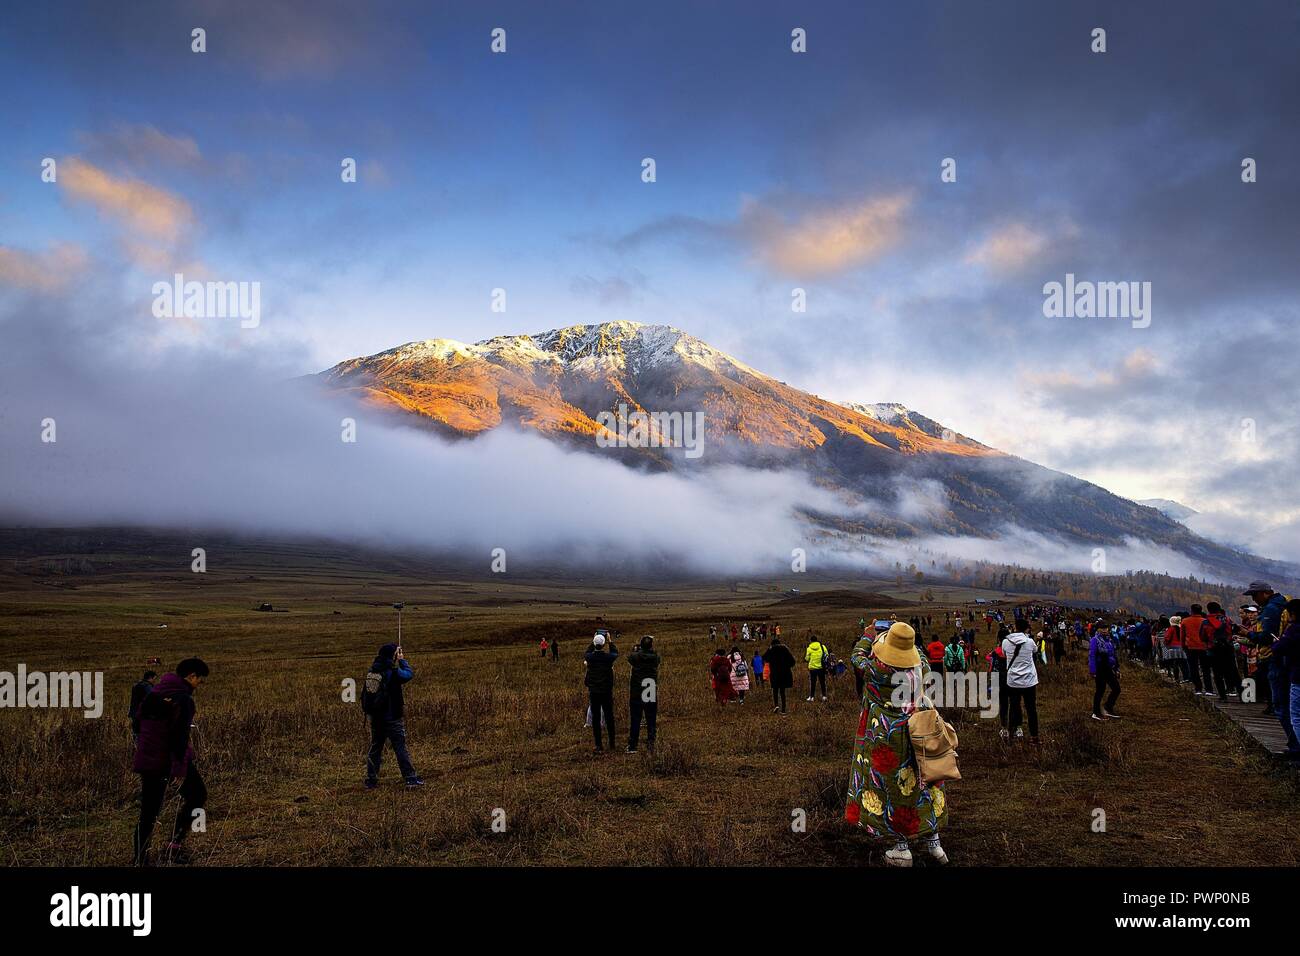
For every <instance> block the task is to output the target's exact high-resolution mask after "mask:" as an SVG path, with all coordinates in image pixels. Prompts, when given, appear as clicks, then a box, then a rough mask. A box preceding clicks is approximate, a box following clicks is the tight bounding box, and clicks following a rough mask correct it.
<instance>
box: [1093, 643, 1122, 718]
mask: <svg viewBox="0 0 1300 956" xmlns="http://www.w3.org/2000/svg"><path fill="white" fill-rule="evenodd" d="M1088 673H1089V674H1091V675H1092V677H1093V680H1094V681H1096V690H1095V691H1094V692H1093V695H1092V719H1093V720H1116V719H1118V715H1117V714H1116V713H1115V701H1116V700H1118V699H1119V654H1117V653H1116V651H1115V638H1113V637H1111V636H1110V631H1108V630H1106V628H1104V627H1098V628H1097V632H1096V633H1095V634H1093V635H1092V641H1091V642H1090V643H1089V644H1088ZM1107 688H1110V695H1109V696H1108V697H1107V698H1106V706H1105V708H1102V706H1101V695H1102V694H1103V693H1105V691H1106V689H1107Z"/></svg>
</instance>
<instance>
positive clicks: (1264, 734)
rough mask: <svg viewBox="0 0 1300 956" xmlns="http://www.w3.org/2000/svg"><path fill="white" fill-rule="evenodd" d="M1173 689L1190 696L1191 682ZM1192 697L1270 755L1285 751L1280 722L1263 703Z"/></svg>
mask: <svg viewBox="0 0 1300 956" xmlns="http://www.w3.org/2000/svg"><path fill="white" fill-rule="evenodd" d="M1148 669H1149V670H1151V671H1152V672H1153V673H1155V674H1157V675H1158V676H1159V677H1161V678H1162V679H1163V680H1164V681H1165V683H1167V684H1173V682H1174V681H1173V678H1172V677H1170V676H1168V675H1167V674H1164V673H1162V672H1161V671H1158V670H1154V669H1153V668H1148ZM1176 689H1178V690H1181V691H1182V692H1183V693H1185V694H1187V695H1188V696H1189V697H1192V685H1191V684H1190V683H1184V684H1179V685H1177V688H1176ZM1192 700H1193V701H1195V702H1196V703H1198V704H1200V705H1202V706H1204V707H1213V708H1214V709H1215V710H1217V711H1218V712H1219V713H1221V714H1223V715H1224V716H1225V717H1227V718H1228V719H1229V720H1231V721H1232V722H1233V723H1235V724H1236V725H1237V726H1238V727H1240V728H1241V729H1242V730H1244V731H1245V732H1246V733H1247V734H1248V735H1249V736H1250V737H1252V738H1253V739H1254V740H1255V742H1256V743H1257V744H1259V745H1260V746H1261V747H1263V748H1264V749H1265V750H1266V751H1268V752H1269V753H1270V754H1272V755H1273V756H1275V757H1280V756H1282V755H1283V754H1285V753H1286V734H1285V733H1283V731H1282V723H1281V721H1279V720H1278V719H1277V718H1276V717H1274V716H1271V715H1270V716H1267V717H1266V716H1265V715H1264V705H1263V704H1261V703H1254V704H1243V703H1242V702H1241V701H1239V700H1238V699H1237V698H1236V697H1229V698H1228V699H1227V700H1226V701H1221V700H1219V698H1218V697H1192Z"/></svg>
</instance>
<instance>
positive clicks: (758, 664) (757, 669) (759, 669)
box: [749, 649, 767, 687]
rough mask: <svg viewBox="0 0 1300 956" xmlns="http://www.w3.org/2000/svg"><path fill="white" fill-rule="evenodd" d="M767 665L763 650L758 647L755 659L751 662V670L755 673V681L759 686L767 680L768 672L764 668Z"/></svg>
mask: <svg viewBox="0 0 1300 956" xmlns="http://www.w3.org/2000/svg"><path fill="white" fill-rule="evenodd" d="M766 666H767V665H766V664H764V663H763V652H762V651H761V650H758V649H756V650H755V651H754V659H753V660H752V661H750V662H749V672H750V673H751V674H752V675H753V677H754V681H755V682H756V683H757V684H758V686H759V687H762V686H763V684H764V683H765V682H766V680H767V672H766V671H765V670H764V668H765V667H766Z"/></svg>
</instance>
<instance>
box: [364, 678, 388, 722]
mask: <svg viewBox="0 0 1300 956" xmlns="http://www.w3.org/2000/svg"><path fill="white" fill-rule="evenodd" d="M361 711H362V713H364V714H367V715H369V716H371V717H383V716H386V715H387V714H388V672H387V671H371V672H370V673H369V674H367V675H366V679H365V680H364V681H363V682H362V684H361Z"/></svg>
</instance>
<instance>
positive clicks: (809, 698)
mask: <svg viewBox="0 0 1300 956" xmlns="http://www.w3.org/2000/svg"><path fill="white" fill-rule="evenodd" d="M804 702H805V703H812V698H811V697H805V698H804Z"/></svg>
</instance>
